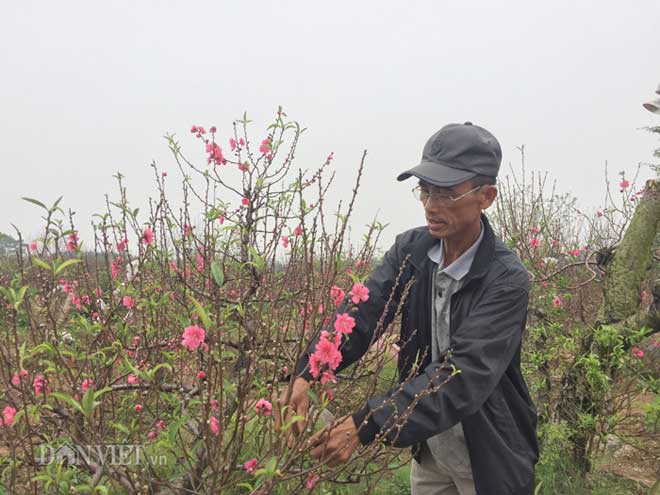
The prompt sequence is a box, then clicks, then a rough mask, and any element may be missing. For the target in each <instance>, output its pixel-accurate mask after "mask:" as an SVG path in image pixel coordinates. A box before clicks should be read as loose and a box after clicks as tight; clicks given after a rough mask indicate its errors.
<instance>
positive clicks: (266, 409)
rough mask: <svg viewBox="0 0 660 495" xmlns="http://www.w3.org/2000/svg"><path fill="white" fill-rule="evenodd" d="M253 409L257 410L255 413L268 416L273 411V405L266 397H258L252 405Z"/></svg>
mask: <svg viewBox="0 0 660 495" xmlns="http://www.w3.org/2000/svg"><path fill="white" fill-rule="evenodd" d="M254 409H255V411H257V414H261V415H262V416H270V415H271V414H272V412H273V405H272V404H271V403H270V402H268V401H267V400H266V399H259V400H258V401H257V405H256V406H254Z"/></svg>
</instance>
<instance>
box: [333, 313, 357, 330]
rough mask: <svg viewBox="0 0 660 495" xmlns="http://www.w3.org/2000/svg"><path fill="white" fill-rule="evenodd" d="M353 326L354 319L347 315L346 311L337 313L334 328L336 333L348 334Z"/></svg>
mask: <svg viewBox="0 0 660 495" xmlns="http://www.w3.org/2000/svg"><path fill="white" fill-rule="evenodd" d="M354 327H355V319H354V318H353V317H352V316H348V314H347V313H342V314H340V315H337V319H336V320H335V324H334V328H335V331H336V332H337V333H340V334H344V335H348V334H350V333H351V332H352V331H353V328H354Z"/></svg>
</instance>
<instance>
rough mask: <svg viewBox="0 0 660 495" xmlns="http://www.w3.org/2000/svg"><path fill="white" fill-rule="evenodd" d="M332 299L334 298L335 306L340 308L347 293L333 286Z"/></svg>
mask: <svg viewBox="0 0 660 495" xmlns="http://www.w3.org/2000/svg"><path fill="white" fill-rule="evenodd" d="M330 297H332V300H333V301H334V303H335V306H339V305H340V304H341V303H342V302H343V301H344V298H345V297H346V293H345V292H344V291H343V290H342V289H341V288H339V287H337V286H336V285H333V286H332V287H331V288H330Z"/></svg>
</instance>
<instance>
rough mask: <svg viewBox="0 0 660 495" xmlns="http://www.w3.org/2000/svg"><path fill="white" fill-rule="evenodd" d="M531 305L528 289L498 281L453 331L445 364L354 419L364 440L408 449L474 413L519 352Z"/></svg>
mask: <svg viewBox="0 0 660 495" xmlns="http://www.w3.org/2000/svg"><path fill="white" fill-rule="evenodd" d="M527 302H528V292H527V289H526V287H525V286H522V287H521V286H520V285H508V284H506V283H505V284H502V283H499V284H498V283H497V282H496V283H495V285H494V286H492V287H490V288H489V289H488V290H487V291H486V292H485V293H484V295H483V296H482V297H481V299H480V300H479V301H478V302H477V304H476V305H475V307H474V308H472V309H471V311H470V314H469V316H468V317H467V318H466V319H465V320H464V321H463V322H462V324H461V325H460V327H459V328H457V329H456V330H455V331H454V332H453V334H452V337H451V342H450V351H449V354H448V356H447V360H446V361H444V362H442V363H441V362H437V361H434V362H431V363H430V364H429V365H428V366H427V367H426V369H425V370H424V372H423V373H421V374H420V375H418V376H417V377H415V378H413V379H412V380H409V381H406V382H403V383H402V384H400V385H399V386H398V387H396V388H393V389H391V390H390V391H389V392H388V393H386V394H385V395H382V396H377V397H374V398H372V399H370V400H369V401H368V403H367V406H366V407H364V408H363V409H361V410H360V411H358V412H357V413H355V414H354V415H353V420H354V422H355V424H356V427H357V428H358V434H359V436H360V441H361V442H362V443H363V444H367V443H369V442H371V441H373V440H374V439H375V437H376V436H377V435H378V434H380V435H382V437H383V440H384V441H385V443H387V444H390V445H394V446H396V447H408V446H411V445H413V444H415V443H417V442H421V441H423V440H426V439H427V438H429V437H431V436H433V435H435V434H437V433H440V432H442V431H445V430H447V429H449V428H451V427H452V426H453V425H455V424H456V423H458V422H459V421H461V420H462V419H463V418H465V417H467V416H469V415H471V414H473V413H475V412H476V411H477V410H478V409H479V408H480V407H481V406H482V405H483V403H484V402H485V401H486V399H487V398H488V397H489V396H490V395H491V394H492V392H493V390H494V389H495V387H496V386H497V384H498V383H499V381H500V379H501V378H502V375H503V374H504V372H505V371H506V369H507V368H508V366H509V364H510V363H511V360H512V359H513V357H514V355H515V353H516V352H517V351H518V349H519V348H520V343H521V337H522V331H523V328H524V325H525V320H526V317H527ZM452 365H453V367H454V368H455V369H456V370H458V371H459V372H458V373H457V374H454V376H451V375H452V371H453V370H452Z"/></svg>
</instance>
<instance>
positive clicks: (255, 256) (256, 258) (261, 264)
mask: <svg viewBox="0 0 660 495" xmlns="http://www.w3.org/2000/svg"><path fill="white" fill-rule="evenodd" d="M248 250H249V251H250V255H251V256H252V262H253V263H254V266H255V268H256V269H257V270H259V271H260V272H263V271H264V269H265V268H266V261H265V260H264V259H263V258H262V257H261V255H260V254H259V253H258V252H257V250H256V249H255V248H254V247H253V246H248Z"/></svg>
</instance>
